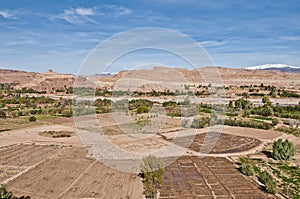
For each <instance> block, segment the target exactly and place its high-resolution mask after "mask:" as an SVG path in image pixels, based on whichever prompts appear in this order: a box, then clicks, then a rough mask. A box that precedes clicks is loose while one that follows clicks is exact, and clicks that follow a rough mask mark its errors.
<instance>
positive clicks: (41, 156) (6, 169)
mask: <svg viewBox="0 0 300 199" xmlns="http://www.w3.org/2000/svg"><path fill="white" fill-rule="evenodd" d="M60 150H62V148H61V147H58V146H46V145H33V144H31V145H29V144H20V145H12V146H7V147H1V148H0V183H1V182H5V181H6V180H8V179H10V178H12V177H14V176H16V175H18V174H19V173H20V172H22V171H24V170H26V169H30V168H31V167H32V166H34V165H35V164H37V163H39V162H41V161H43V160H45V159H46V158H48V157H50V156H52V155H54V154H56V153H58V152H59V151H60Z"/></svg>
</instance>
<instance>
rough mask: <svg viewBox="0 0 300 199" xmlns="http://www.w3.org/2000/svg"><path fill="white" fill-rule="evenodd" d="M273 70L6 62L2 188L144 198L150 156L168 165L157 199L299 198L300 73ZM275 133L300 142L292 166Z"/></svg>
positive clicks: (34, 194) (42, 194)
mask: <svg viewBox="0 0 300 199" xmlns="http://www.w3.org/2000/svg"><path fill="white" fill-rule="evenodd" d="M212 68H213V69H212ZM212 71H213V72H214V71H218V72H219V73H218V74H215V73H212ZM271 73H272V75H271V77H270V72H269V71H259V70H245V69H229V68H222V67H206V68H203V69H199V70H196V69H194V70H187V69H170V68H161V67H155V68H153V69H151V70H137V71H121V72H119V73H118V74H116V75H112V76H78V77H76V76H74V75H70V74H59V73H56V72H53V71H51V70H50V71H48V72H45V73H35V72H22V71H12V70H0V74H1V76H0V77H1V78H0V84H1V88H2V90H1V95H0V96H1V101H0V105H1V112H0V113H1V114H0V116H1V118H0V184H5V185H6V189H7V190H8V191H10V192H12V193H13V194H14V195H15V196H18V197H21V196H30V197H31V198H105V199H106V198H107V199H110V198H133V199H136V198H146V197H147V196H146V195H145V193H146V192H145V191H146V188H145V187H146V186H145V179H144V178H143V177H141V173H140V172H141V169H140V165H141V164H142V163H143V161H144V159H143V158H144V157H146V156H148V155H149V154H154V155H155V156H156V157H158V158H159V159H161V160H162V161H163V162H164V165H165V167H164V174H163V176H162V182H161V183H160V185H159V186H158V187H157V191H156V194H155V197H156V198H161V199H163V198H288V197H291V198H297V194H299V190H297V189H298V186H299V183H298V181H297V179H298V177H297V176H298V175H299V165H300V153H299V150H300V138H299V136H300V135H299V106H300V104H299V91H300V90H299V88H300V74H299V73H286V72H278V71H274V72H271ZM149 74H151V75H149ZM166 74H168V76H166ZM205 76H206V77H207V78H205ZM166 77H167V78H166ZM214 77H220V78H221V80H222V81H219V80H218V81H214V82H210V81H208V80H211V79H212V78H214ZM220 82H221V83H222V84H221V85H220ZM220 89H223V90H224V91H225V92H219V90H220ZM279 139H282V140H286V139H287V140H289V141H290V142H291V143H292V144H293V146H294V148H295V154H294V155H293V157H292V158H291V159H289V160H288V161H287V162H286V164H285V165H282V164H283V163H282V161H278V160H276V159H274V157H273V156H272V150H273V149H272V145H273V143H274V142H275V141H277V140H279ZM241 158H244V159H246V160H247V161H250V162H251V165H252V166H253V168H254V171H253V172H254V174H252V175H246V174H244V173H243V171H242V169H241V168H242V164H243V161H242V159H241ZM252 166H251V167H252ZM280 169H281V170H280ZM293 169H294V170H296V171H294V170H293ZM264 171H266V172H269V173H271V176H272V177H273V178H274V181H276V183H277V185H278V186H277V191H276V192H275V193H274V192H272V191H268V190H267V189H266V185H265V183H263V182H262V180H261V177H260V175H261V173H263V172H264ZM275 171H276V172H275ZM290 171H293V172H294V173H292V174H291V175H292V176H290V178H293V179H294V178H295V179H296V180H295V182H285V179H286V177H287V176H288V175H290V174H289V172H290ZM278 173H279V174H278ZM285 186H287V187H289V190H288V191H287V190H286V189H285V188H284V187H285Z"/></svg>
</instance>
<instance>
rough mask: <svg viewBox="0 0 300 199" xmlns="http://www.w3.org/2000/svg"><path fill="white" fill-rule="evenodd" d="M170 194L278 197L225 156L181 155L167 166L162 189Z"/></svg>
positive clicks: (162, 195) (163, 198)
mask: <svg viewBox="0 0 300 199" xmlns="http://www.w3.org/2000/svg"><path fill="white" fill-rule="evenodd" d="M159 198H161V199H169V198H207V199H208V198H224V199H225V198H226V199H227V198H241V199H243V198H276V197H275V196H272V195H268V194H267V193H265V192H264V191H263V190H261V188H260V187H259V186H258V185H257V183H256V182H254V181H253V180H252V179H249V178H247V177H245V176H243V175H242V174H241V173H240V172H239V171H238V169H237V168H236V167H235V166H234V164H233V163H232V162H230V161H229V160H228V159H226V158H223V157H205V158H200V157H196V156H190V157H188V156H182V157H180V158H179V159H177V160H176V161H175V162H173V163H172V164H170V165H168V166H167V168H166V173H165V175H164V179H163V184H162V187H161V189H160V196H159Z"/></svg>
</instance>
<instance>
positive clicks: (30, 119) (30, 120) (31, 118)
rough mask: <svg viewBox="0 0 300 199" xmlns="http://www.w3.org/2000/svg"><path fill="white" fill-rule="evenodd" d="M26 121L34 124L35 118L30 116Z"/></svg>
mask: <svg viewBox="0 0 300 199" xmlns="http://www.w3.org/2000/svg"><path fill="white" fill-rule="evenodd" d="M28 120H29V122H35V121H36V117H35V116H30V117H29V119H28Z"/></svg>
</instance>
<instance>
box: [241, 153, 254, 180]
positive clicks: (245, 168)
mask: <svg viewBox="0 0 300 199" xmlns="http://www.w3.org/2000/svg"><path fill="white" fill-rule="evenodd" d="M240 163H241V165H240V170H241V172H242V174H244V175H247V176H253V175H254V173H255V170H254V168H255V164H254V162H253V161H251V159H250V158H247V157H241V158H240Z"/></svg>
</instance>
